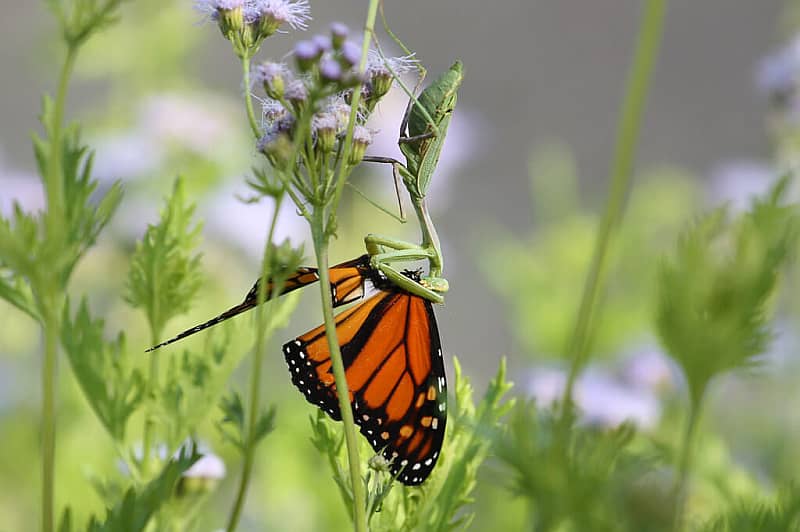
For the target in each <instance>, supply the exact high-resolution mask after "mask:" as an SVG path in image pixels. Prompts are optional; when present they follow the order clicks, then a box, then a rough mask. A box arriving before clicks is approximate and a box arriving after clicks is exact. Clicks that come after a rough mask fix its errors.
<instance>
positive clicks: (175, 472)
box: [88, 445, 200, 532]
mask: <svg viewBox="0 0 800 532" xmlns="http://www.w3.org/2000/svg"><path fill="white" fill-rule="evenodd" d="M199 458H200V455H199V454H198V453H197V449H196V447H195V446H194V445H193V446H192V448H191V449H190V450H188V449H183V450H182V451H181V453H180V455H179V456H178V457H177V458H173V459H171V460H170V461H169V462H168V463H167V465H166V466H165V467H164V469H163V470H162V472H161V473H160V474H159V475H158V477H156V478H155V479H153V480H152V481H150V482H148V483H147V484H146V485H145V486H144V488H142V489H141V490H138V491H137V490H135V489H134V488H130V489H129V490H128V491H127V492H126V493H125V496H124V497H123V499H122V501H120V502H119V503H117V504H116V505H115V506H114V507H113V508H110V509H108V510H107V513H106V518H105V521H104V522H102V523H100V522H98V521H97V520H96V519H95V518H92V520H91V521H90V523H89V527H88V532H142V531H144V530H145V528H146V527H147V525H148V523H149V522H150V519H151V518H152V517H153V515H155V513H156V512H157V511H158V509H159V508H160V507H161V506H162V505H163V504H165V503H166V502H167V501H169V500H170V499H171V498H172V496H173V494H174V490H175V485H176V484H177V482H178V480H180V477H181V475H182V474H183V473H184V472H185V471H186V470H187V469H189V468H190V467H191V466H192V465H193V464H194V463H195V462H196V461H197V460H198V459H199Z"/></svg>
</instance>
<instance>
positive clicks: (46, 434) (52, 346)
mask: <svg viewBox="0 0 800 532" xmlns="http://www.w3.org/2000/svg"><path fill="white" fill-rule="evenodd" d="M77 52H78V50H77V47H74V46H68V47H67V55H66V57H65V59H64V64H63V65H62V67H61V73H60V74H59V79H58V87H57V88H56V96H55V100H54V102H53V115H52V117H51V120H52V122H51V123H50V124H46V125H45V127H46V129H47V130H48V133H49V135H50V138H49V141H50V153H49V154H48V165H47V175H45V176H43V177H44V182H45V183H44V184H45V191H46V194H47V214H46V217H45V224H46V228H47V235H48V239H49V240H50V241H51V242H53V243H59V244H60V243H62V242H63V231H64V211H65V205H64V176H63V171H62V167H61V158H62V143H63V140H62V132H63V129H64V125H63V122H64V108H65V107H66V100H67V89H68V87H69V79H70V77H71V75H72V71H73V69H74V67H75V60H76V58H77ZM35 279H36V284H37V285H39V286H38V287H34V289H35V292H38V293H39V306H40V310H41V312H42V317H43V320H44V323H43V329H44V330H43V332H44V342H45V348H44V360H43V361H42V375H41V381H42V382H41V384H42V419H41V422H42V531H43V532H52V531H53V529H54V527H55V518H54V515H55V512H54V504H55V503H54V499H55V497H54V494H55V451H56V405H55V395H56V390H55V388H56V361H57V358H58V342H59V336H60V333H61V322H60V319H59V312H60V311H61V302H62V296H61V290H62V288H63V287H62V286H60V285H58V284H56V283H58V282H63V281H65V279H58V280H57V281H56V283H53V282H52V280H46V279H45V277H44V276H40V275H37V276H35ZM43 285H44V286H43Z"/></svg>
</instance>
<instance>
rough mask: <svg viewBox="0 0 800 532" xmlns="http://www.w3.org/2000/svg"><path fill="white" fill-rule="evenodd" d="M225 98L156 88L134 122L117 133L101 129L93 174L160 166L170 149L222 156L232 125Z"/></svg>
mask: <svg viewBox="0 0 800 532" xmlns="http://www.w3.org/2000/svg"><path fill="white" fill-rule="evenodd" d="M229 105H230V104H228V103H227V102H223V101H219V100H216V99H214V98H208V97H194V98H193V97H191V96H187V95H178V94H169V93H164V94H159V95H155V96H152V97H150V98H148V99H147V100H145V101H143V102H142V104H141V106H140V110H139V113H138V120H137V122H136V124H134V126H133V127H132V128H130V129H129V130H127V131H125V132H123V133H120V134H116V135H115V134H113V133H112V134H108V133H104V134H103V135H102V136H101V137H98V138H95V139H92V140H91V141H90V142H89V144H90V145H92V146H93V147H95V148H96V155H95V162H94V177H95V178H96V179H98V180H100V181H114V180H117V179H123V180H124V179H132V178H138V177H143V176H146V175H147V174H150V173H152V172H155V171H157V170H159V169H160V168H161V167H162V165H163V163H164V160H165V159H166V158H167V156H168V155H169V153H170V152H171V151H172V150H175V149H177V150H190V151H194V152H197V153H200V154H202V155H203V156H204V157H206V158H208V159H212V160H219V159H220V158H222V157H224V156H227V155H228V154H229V153H230V152H231V150H225V149H221V148H224V147H228V146H231V145H232V144H233V143H234V142H235V140H232V139H235V138H236V130H237V128H236V127H235V126H234V123H233V119H232V117H233V116H235V114H234V113H230V112H228V107H229Z"/></svg>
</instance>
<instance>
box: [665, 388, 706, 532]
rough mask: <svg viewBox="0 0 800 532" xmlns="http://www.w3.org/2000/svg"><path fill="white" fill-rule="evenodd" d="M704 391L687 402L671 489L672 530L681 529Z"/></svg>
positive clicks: (676, 531)
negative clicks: (687, 410) (673, 504)
mask: <svg viewBox="0 0 800 532" xmlns="http://www.w3.org/2000/svg"><path fill="white" fill-rule="evenodd" d="M704 395H705V394H704V393H702V392H701V393H700V394H697V395H695V394H692V397H691V399H690V403H689V417H688V419H687V420H686V431H685V432H684V434H683V440H682V441H681V449H680V455H679V458H678V477H677V478H676V479H675V487H674V490H673V500H674V501H675V513H674V514H673V522H672V524H673V526H672V529H673V531H674V532H680V531H681V530H683V525H684V521H685V520H684V512H685V509H686V487H687V484H688V480H689V472H690V470H691V465H692V445H693V443H694V435H695V433H696V432H697V425H698V421H699V419H700V412H701V407H702V405H703V397H704Z"/></svg>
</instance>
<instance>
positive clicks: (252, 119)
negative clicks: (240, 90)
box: [242, 54, 261, 139]
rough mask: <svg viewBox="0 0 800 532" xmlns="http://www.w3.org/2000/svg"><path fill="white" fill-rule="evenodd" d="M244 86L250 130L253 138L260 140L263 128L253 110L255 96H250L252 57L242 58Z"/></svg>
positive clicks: (245, 56)
mask: <svg viewBox="0 0 800 532" xmlns="http://www.w3.org/2000/svg"><path fill="white" fill-rule="evenodd" d="M242 84H243V85H244V105H245V107H246V108H247V121H248V122H249V123H250V130H251V131H252V132H253V136H254V137H255V138H256V139H258V138H260V137H261V128H259V127H258V121H257V120H256V113H255V111H254V110H253V95H252V94H250V56H248V55H246V54H245V55H244V56H242Z"/></svg>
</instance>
